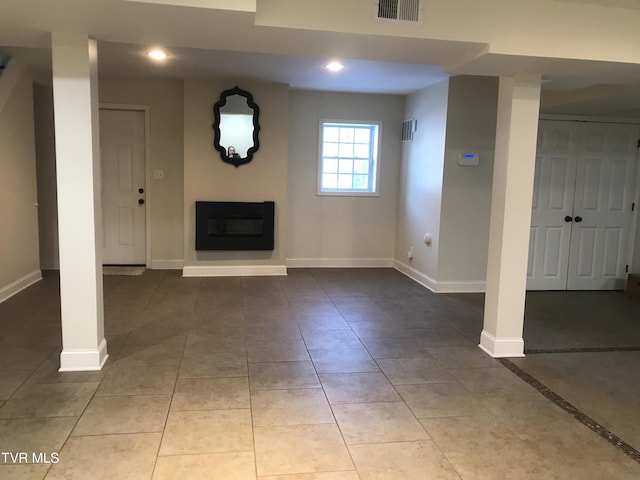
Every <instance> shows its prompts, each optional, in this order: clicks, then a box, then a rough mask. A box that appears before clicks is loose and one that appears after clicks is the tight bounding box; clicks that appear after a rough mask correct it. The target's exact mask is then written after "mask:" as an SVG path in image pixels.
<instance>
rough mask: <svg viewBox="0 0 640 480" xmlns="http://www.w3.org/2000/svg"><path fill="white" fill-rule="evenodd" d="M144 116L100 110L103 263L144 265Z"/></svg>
mask: <svg viewBox="0 0 640 480" xmlns="http://www.w3.org/2000/svg"><path fill="white" fill-rule="evenodd" d="M144 121H145V118H144V112H141V111H133V110H108V109H101V110H100V147H101V155H102V218H103V227H104V249H103V263H104V264H106V265H144V264H145V263H146V203H145V202H146V185H145V125H144Z"/></svg>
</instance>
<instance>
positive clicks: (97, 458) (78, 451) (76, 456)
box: [47, 433, 161, 480]
mask: <svg viewBox="0 0 640 480" xmlns="http://www.w3.org/2000/svg"><path fill="white" fill-rule="evenodd" d="M160 437H161V434H160V433H138V434H132V435H103V436H102V435H101V436H89V437H71V438H70V439H69V440H68V441H67V443H66V444H65V446H64V448H63V449H62V451H61V452H60V461H59V463H57V464H56V465H53V466H52V467H51V470H50V471H49V473H48V474H47V480H63V479H64V480H66V479H76V478H77V479H85V478H87V479H88V478H90V479H92V480H102V479H105V480H107V479H109V480H111V479H114V478H117V479H118V480H129V479H130V480H139V479H141V478H151V474H152V472H153V466H154V463H155V460H156V453H157V451H158V445H159V444H160Z"/></svg>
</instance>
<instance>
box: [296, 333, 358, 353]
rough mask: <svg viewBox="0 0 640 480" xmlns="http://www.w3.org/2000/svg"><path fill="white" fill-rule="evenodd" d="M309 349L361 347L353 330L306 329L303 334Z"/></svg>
mask: <svg viewBox="0 0 640 480" xmlns="http://www.w3.org/2000/svg"><path fill="white" fill-rule="evenodd" d="M303 337H304V341H305V343H306V344H307V348H308V349H310V350H311V349H321V348H324V349H327V348H330V349H331V348H359V347H361V346H362V344H361V343H360V340H358V337H357V336H356V334H355V333H353V332H352V331H351V330H329V331H315V332H311V331H306V332H304V334H303Z"/></svg>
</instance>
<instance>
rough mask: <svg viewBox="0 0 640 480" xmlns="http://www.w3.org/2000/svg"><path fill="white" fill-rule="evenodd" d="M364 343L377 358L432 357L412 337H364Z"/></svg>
mask: <svg viewBox="0 0 640 480" xmlns="http://www.w3.org/2000/svg"><path fill="white" fill-rule="evenodd" d="M362 343H363V344H364V346H365V347H366V349H367V350H368V351H369V353H370V354H371V356H372V357H373V358H375V359H380V358H416V357H428V358H431V355H429V353H427V351H426V350H425V349H424V348H423V347H422V346H420V345H419V344H418V342H417V341H416V340H414V339H412V338H363V339H362Z"/></svg>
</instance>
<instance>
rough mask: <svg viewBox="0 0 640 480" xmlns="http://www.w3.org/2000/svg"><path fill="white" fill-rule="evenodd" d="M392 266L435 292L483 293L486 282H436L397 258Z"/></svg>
mask: <svg viewBox="0 0 640 480" xmlns="http://www.w3.org/2000/svg"><path fill="white" fill-rule="evenodd" d="M393 268H395V269H396V270H398V271H399V272H401V273H404V274H405V275H406V276H407V277H409V278H410V279H412V280H415V281H416V282H418V283H419V284H420V285H422V286H424V287H427V288H428V289H429V290H431V291H432V292H435V293H484V292H485V290H486V282H485V281H484V280H476V281H471V282H455V281H449V280H447V281H442V282H438V281H437V280H434V279H433V278H431V277H430V276H428V275H425V274H424V273H422V272H420V271H418V270H416V269H415V268H413V267H410V266H409V265H407V264H406V263H402V262H400V261H398V260H394V261H393Z"/></svg>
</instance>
